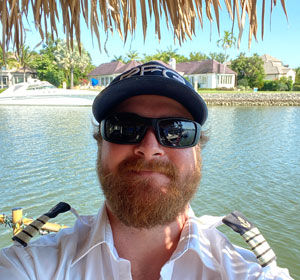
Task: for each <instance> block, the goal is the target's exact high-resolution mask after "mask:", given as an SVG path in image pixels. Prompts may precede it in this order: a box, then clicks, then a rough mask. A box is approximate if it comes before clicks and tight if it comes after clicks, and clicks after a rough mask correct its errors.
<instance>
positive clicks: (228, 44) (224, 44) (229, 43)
mask: <svg viewBox="0 0 300 280" xmlns="http://www.w3.org/2000/svg"><path fill="white" fill-rule="evenodd" d="M235 44H236V38H235V37H234V36H233V33H232V32H230V31H226V30H225V31H224V35H223V37H222V38H221V39H219V40H218V41H217V46H218V47H221V48H222V49H223V50H224V58H225V59H228V57H227V50H228V49H231V48H232V47H235ZM225 61H226V60H224V62H225ZM224 62H222V63H224ZM224 70H225V68H224Z"/></svg>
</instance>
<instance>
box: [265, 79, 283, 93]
mask: <svg viewBox="0 0 300 280" xmlns="http://www.w3.org/2000/svg"><path fill="white" fill-rule="evenodd" d="M278 83H279V82H278V80H274V81H269V80H264V85H263V87H262V88H261V90H265V91H276V90H277V88H278Z"/></svg>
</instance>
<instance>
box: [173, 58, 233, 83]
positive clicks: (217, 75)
mask: <svg viewBox="0 0 300 280" xmlns="http://www.w3.org/2000/svg"><path fill="white" fill-rule="evenodd" d="M176 71H178V72H179V73H180V74H182V75H184V76H185V77H187V78H188V79H189V80H190V82H191V83H192V84H193V85H194V87H195V88H234V87H235V83H236V73H235V72H234V71H233V70H231V69H230V68H228V67H227V66H226V65H224V64H222V63H219V62H218V61H216V60H214V59H208V60H201V61H191V62H182V63H177V65H176Z"/></svg>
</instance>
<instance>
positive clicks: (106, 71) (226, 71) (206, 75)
mask: <svg viewBox="0 0 300 280" xmlns="http://www.w3.org/2000/svg"><path fill="white" fill-rule="evenodd" d="M159 62H160V63H163V64H164V65H166V66H169V67H171V68H172V69H174V70H176V71H177V72H179V73H180V74H181V75H183V76H184V77H185V78H187V79H188V80H189V81H190V82H191V83H192V85H193V86H194V87H195V88H234V87H235V82H236V73H235V72H234V71H232V70H231V69H230V68H228V67H227V66H225V65H224V64H221V63H219V62H217V61H216V60H213V59H209V60H203V61H192V62H182V63H176V61H175V59H171V61H170V65H167V64H165V63H164V62H161V61H159ZM140 64H141V63H140V62H137V61H135V60H132V61H131V62H129V63H127V64H124V63H122V62H120V61H113V62H109V63H103V64H101V65H99V66H98V67H96V68H95V69H94V70H93V71H92V72H90V73H89V74H88V78H89V80H90V81H91V82H92V79H95V80H97V81H98V85H99V86H104V87H105V86H107V85H108V84H109V83H110V82H111V81H112V80H113V79H114V78H115V77H116V76H118V75H119V74H121V73H123V72H124V71H127V70H129V69H130V68H132V67H135V66H137V65H140ZM91 84H92V83H91Z"/></svg>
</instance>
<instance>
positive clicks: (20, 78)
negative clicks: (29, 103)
mask: <svg viewBox="0 0 300 280" xmlns="http://www.w3.org/2000/svg"><path fill="white" fill-rule="evenodd" d="M23 82H24V75H15V76H14V83H15V84H18V83H23Z"/></svg>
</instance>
